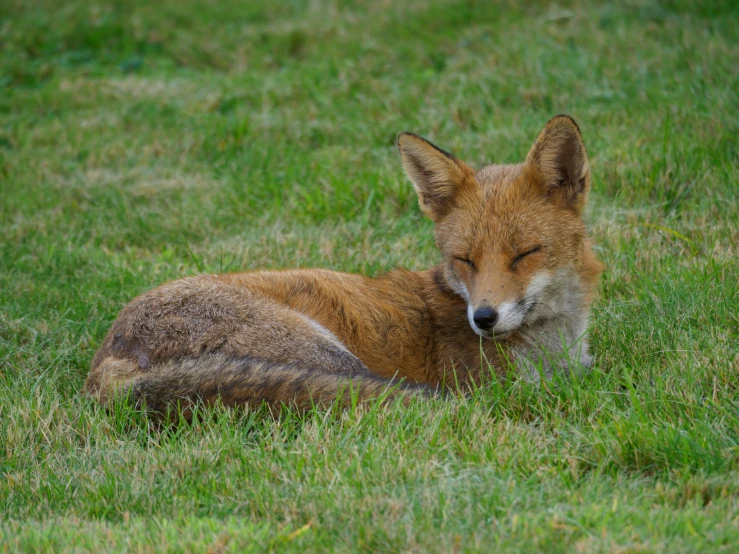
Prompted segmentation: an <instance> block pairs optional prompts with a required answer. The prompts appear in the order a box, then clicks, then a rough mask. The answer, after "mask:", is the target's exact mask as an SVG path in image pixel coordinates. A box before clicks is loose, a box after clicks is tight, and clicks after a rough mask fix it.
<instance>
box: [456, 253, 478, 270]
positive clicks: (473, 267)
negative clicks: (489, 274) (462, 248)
mask: <svg viewBox="0 0 739 554" xmlns="http://www.w3.org/2000/svg"><path fill="white" fill-rule="evenodd" d="M452 257H453V258H454V259H455V260H457V261H458V262H462V263H463V264H465V265H468V266H470V267H471V268H472V269H475V264H474V262H473V261H472V260H470V259H468V258H462V257H460V256H452Z"/></svg>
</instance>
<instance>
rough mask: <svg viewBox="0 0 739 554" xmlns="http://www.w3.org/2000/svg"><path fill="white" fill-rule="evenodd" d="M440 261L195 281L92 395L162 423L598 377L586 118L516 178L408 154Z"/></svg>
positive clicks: (120, 329)
mask: <svg viewBox="0 0 739 554" xmlns="http://www.w3.org/2000/svg"><path fill="white" fill-rule="evenodd" d="M397 148H398V151H399V154H400V159H401V162H402V166H403V168H404V170H405V174H406V175H407V177H408V179H409V180H410V182H411V183H412V185H413V188H414V190H415V192H416V194H417V196H418V202H419V206H420V209H421V211H422V212H423V214H425V215H426V216H427V217H428V218H430V219H431V220H432V221H433V224H434V240H435V244H436V246H437V247H438V250H439V253H440V256H441V261H440V262H439V263H438V264H437V265H435V266H434V267H432V268H431V269H428V270H425V271H420V272H411V271H408V270H405V269H394V270H391V271H389V272H387V273H385V274H382V275H380V276H376V277H368V276H364V275H356V274H348V273H341V272H335V271H328V270H324V269H288V270H263V271H253V272H241V273H228V274H213V275H211V274H208V275H198V276H191V277H185V278H182V279H178V280H175V281H172V282H169V283H166V284H163V285H161V286H159V287H158V288H155V289H153V290H151V291H149V292H145V293H143V294H141V295H140V296H138V297H137V298H135V299H134V300H133V301H131V302H130V303H129V304H128V305H126V306H125V307H124V308H123V309H122V310H121V312H120V313H119V315H118V317H117V319H116V320H115V321H114V323H113V324H112V326H111V328H110V330H109V332H108V333H107V335H106V337H105V338H104V340H103V342H102V345H101V346H100V348H99V350H98V351H97V352H96V353H95V355H94V357H93V359H92V363H91V368H90V372H89V375H88V377H87V379H86V381H85V385H84V391H85V393H86V394H87V395H89V396H91V397H93V398H94V399H96V400H97V401H98V402H100V403H101V404H103V405H109V403H110V402H112V401H113V400H115V399H116V398H122V397H125V398H126V399H131V400H132V401H134V402H135V403H136V405H137V406H143V407H144V409H145V410H146V411H147V412H151V413H160V414H161V413H165V412H166V411H167V410H171V409H173V408H176V407H179V409H181V410H182V413H184V415H185V416H186V417H188V415H189V414H191V413H192V410H193V408H194V406H195V405H198V404H205V405H213V404H216V403H220V404H222V405H225V406H230V407H238V406H245V407H249V406H251V407H256V406H258V405H261V404H263V403H266V404H267V405H269V406H278V405H283V404H287V405H292V406H295V407H297V408H302V409H309V408H310V407H312V406H316V405H330V404H331V403H333V402H336V401H338V402H339V403H340V404H341V405H344V406H346V405H349V404H350V403H351V402H364V401H368V400H370V399H378V398H381V399H385V400H384V401H387V400H392V399H396V398H398V399H400V400H401V401H402V402H409V401H410V400H411V399H412V398H415V397H419V396H421V397H428V396H436V395H438V394H443V393H448V392H449V391H452V390H454V389H457V390H463V391H465V390H466V391H470V390H471V389H473V388H474V387H479V386H482V385H483V384H484V383H486V382H488V381H487V380H489V379H497V378H503V379H505V378H506V376H510V372H511V368H513V370H514V378H518V377H520V378H522V379H525V380H528V381H533V382H539V383H541V380H542V379H551V378H552V377H553V375H554V374H555V373H558V372H563V373H565V374H569V373H572V372H581V371H587V370H588V368H590V366H591V364H592V362H593V357H592V355H591V354H590V351H589V346H588V338H587V328H588V318H589V312H590V307H591V303H592V302H593V300H594V297H595V294H596V289H597V284H598V281H599V278H600V275H601V273H602V272H603V270H604V266H603V265H602V264H601V262H600V261H598V259H597V257H596V255H595V253H594V250H593V244H592V242H591V239H590V238H589V236H588V233H587V229H586V225H585V222H584V219H583V209H584V208H585V205H586V203H587V199H588V194H589V191H590V188H591V177H590V166H589V161H588V155H587V152H586V149H585V145H584V142H583V138H582V134H581V132H580V128H579V127H578V125H577V123H575V121H574V119H572V118H571V117H569V116H567V115H559V116H556V117H554V118H553V119H551V120H550V121H548V122H547V123H546V125H545V126H544V128H543V129H542V131H541V132H540V133H539V135H538V137H537V138H536V140H535V142H534V144H533V146H532V147H531V148H530V150H529V152H528V154H527V156H526V158H525V161H524V162H523V163H519V164H497V165H487V166H484V167H482V168H481V169H479V170H474V169H473V168H472V167H471V166H470V165H468V164H467V163H465V162H463V161H462V160H460V159H458V158H456V157H455V156H453V155H452V154H450V153H449V152H447V151H445V150H442V149H441V148H438V147H436V146H434V145H433V144H432V143H430V142H428V141H427V140H425V139H423V138H421V137H419V136H417V135H415V134H413V133H401V134H400V135H399V136H398V139H397Z"/></svg>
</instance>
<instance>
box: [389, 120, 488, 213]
mask: <svg viewBox="0 0 739 554" xmlns="http://www.w3.org/2000/svg"><path fill="white" fill-rule="evenodd" d="M398 151H399V152H400V159H401V161H402V162H403V168H404V169H405V172H406V174H407V175H408V178H409V179H410V180H411V182H412V183H413V188H414V189H416V194H417V195H418V204H419V205H420V207H421V211H423V213H424V214H426V215H427V216H428V217H430V218H431V219H432V220H434V221H439V220H440V219H441V218H443V217H444V216H445V215H446V214H448V213H449V212H450V211H451V210H452V208H453V207H454V206H455V205H456V203H457V201H458V200H459V196H460V195H461V194H462V193H463V192H464V191H465V190H467V189H469V188H470V187H471V186H472V185H471V183H473V182H474V172H473V171H472V168H470V167H469V166H468V165H467V164H466V163H464V162H463V161H462V160H458V159H457V158H455V157H454V156H452V155H451V154H450V153H449V152H445V151H444V150H442V149H441V148H438V147H436V146H434V145H433V144H431V143H430V142H429V141H427V140H425V139H422V138H421V137H419V136H417V135H414V134H413V133H401V134H400V135H399V136H398Z"/></svg>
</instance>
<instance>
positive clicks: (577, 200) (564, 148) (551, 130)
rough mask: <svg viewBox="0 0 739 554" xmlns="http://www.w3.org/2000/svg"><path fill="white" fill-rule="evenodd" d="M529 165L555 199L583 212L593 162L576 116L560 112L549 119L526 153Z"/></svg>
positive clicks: (538, 180) (547, 194)
mask: <svg viewBox="0 0 739 554" xmlns="http://www.w3.org/2000/svg"><path fill="white" fill-rule="evenodd" d="M526 167H527V168H528V169H529V170H530V171H531V172H532V173H533V178H534V180H535V181H536V182H537V184H538V185H539V187H540V188H541V191H542V192H543V193H544V194H545V195H546V196H547V197H549V198H550V199H551V200H552V201H553V202H555V203H556V204H557V205H559V206H562V207H563V208H570V209H572V210H574V211H575V212H576V213H578V214H579V213H580V212H582V209H583V208H584V207H585V204H586V202H587V197H588V191H589V190H590V165H589V163H588V154H587V152H586V150H585V144H584V143H583V140H582V135H581V134H580V128H579V127H578V126H577V123H575V120H574V119H572V118H571V117H570V116H568V115H558V116H556V117H554V118H552V119H551V120H549V122H548V123H547V124H546V126H545V127H544V129H543V130H542V132H541V133H540V134H539V137H538V138H537V139H536V142H535V143H534V146H532V147H531V150H529V153H528V155H527V156H526Z"/></svg>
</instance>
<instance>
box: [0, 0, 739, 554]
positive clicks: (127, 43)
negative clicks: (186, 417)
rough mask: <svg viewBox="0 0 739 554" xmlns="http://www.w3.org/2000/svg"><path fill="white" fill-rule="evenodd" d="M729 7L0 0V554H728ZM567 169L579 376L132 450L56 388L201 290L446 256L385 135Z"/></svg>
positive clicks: (736, 260) (733, 93)
mask: <svg viewBox="0 0 739 554" xmlns="http://www.w3.org/2000/svg"><path fill="white" fill-rule="evenodd" d="M738 61H739V10H738V9H737V5H736V2H730V1H726V2H707V3H698V2H687V1H686V2H680V1H667V0H665V1H663V2H656V1H655V2H648V1H644V2H638V1H637V2H629V3H611V2H601V3H591V2H568V1H564V2H561V3H558V4H557V5H549V4H546V3H543V2H536V3H523V2H512V1H511V2H498V3H493V2H482V1H480V2H476V1H467V2H461V1H456V2H455V1H451V0H448V1H444V0H434V1H431V2H421V1H408V2H378V1H367V0H356V1H354V2H341V3H339V2H329V1H327V0H318V1H315V2H308V1H297V0H293V1H286V2H268V1H266V0H259V1H256V0H254V1H249V2H242V3H226V2H220V3H217V2H206V1H197V2H196V1H192V2H175V1H173V0H165V1H162V2H152V1H148V2H144V1H141V0H136V1H129V2H111V3H104V2H96V1H92V0H91V1H70V2H63V3H59V2H52V1H50V0H34V1H30V2H27V1H21V0H6V1H4V2H2V3H0V446H4V447H2V448H0V551H17V550H23V551H92V552H99V551H101V550H108V551H121V552H122V551H142V552H155V551H166V550H169V551H183V550H187V551H193V552H224V551H231V552H241V551H254V552H263V551H265V550H267V549H273V550H278V551H282V550H287V551H296V552H303V551H314V552H321V551H325V550H336V551H344V552H356V551H364V552H385V551H414V552H428V551H434V552H450V551H459V552H469V551H484V552H491V551H495V552H505V551H511V552H518V551H542V552H588V553H589V552H658V551H667V552H697V551H703V552H721V551H724V552H733V551H735V549H736V547H737V546H736V545H737V544H739V315H738V314H739V285H738V283H739V155H738V153H737V152H738V151H739V148H738V146H739V145H738V143H737V138H736V137H737V136H738V134H739V93H738V91H739V71H738V69H737V68H738V67H739V63H738ZM560 112H564V113H569V114H571V115H573V116H574V117H575V118H576V119H577V120H578V122H579V123H580V126H581V128H582V131H583V134H584V137H585V141H586V144H587V146H588V148H589V152H590V156H591V163H592V168H593V179H594V187H593V193H592V196H591V207H590V209H589V212H588V218H589V221H590V227H591V229H592V233H593V236H594V238H595V241H596V243H597V245H598V253H599V256H600V258H601V259H602V260H603V261H604V262H605V263H606V265H607V268H608V269H607V272H606V274H605V275H604V277H603V283H602V287H601V289H602V295H601V298H600V299H599V300H598V302H597V303H596V305H595V307H594V313H593V320H592V326H591V328H592V331H591V332H592V342H593V346H594V351H595V353H596V356H597V367H596V370H595V371H594V372H593V373H592V374H590V375H589V376H587V377H585V378H584V379H582V380H580V381H576V382H559V381H558V382H555V383H552V384H550V385H549V386H547V387H544V388H543V389H542V390H537V389H534V388H532V387H530V386H527V385H524V384H522V383H508V384H506V385H502V386H498V387H492V388H490V389H489V390H484V391H480V392H479V394H477V395H476V396H475V397H474V398H470V399H450V400H444V401H441V400H439V401H433V402H417V403H414V404H413V405H412V406H410V407H409V408H407V409H403V408H401V407H400V406H391V407H388V408H383V409H379V408H377V407H376V406H371V407H368V408H366V409H360V410H351V411H348V412H340V411H336V410H333V411H328V412H316V413H310V414H307V415H306V416H298V415H296V414H294V413H290V412H289V411H285V412H283V413H281V414H270V413H269V412H268V411H267V410H258V411H255V412H243V413H237V412H228V411H218V410H215V411H212V412H210V413H208V414H206V415H205V416H204V419H203V421H202V422H200V423H199V424H198V425H194V426H181V427H179V428H178V429H177V430H168V431H162V430H156V429H152V428H149V425H148V424H147V422H146V421H145V420H142V419H141V418H140V417H139V415H138V414H135V413H131V412H130V411H127V410H126V409H125V408H121V409H120V410H118V411H116V412H115V413H112V414H107V413H105V412H104V411H103V410H101V409H99V408H98V407H96V406H95V405H94V404H93V403H92V402H91V401H89V400H88V399H86V398H84V397H82V396H81V395H80V389H81V386H82V383H83V380H84V378H85V376H86V373H87V368H88V367H89V363H90V360H91V358H92V355H93V353H94V351H95V348H96V347H97V345H99V344H100V342H101V340H102V338H103V336H104V334H105V332H106V330H107V328H108V326H109V325H110V323H111V322H112V321H113V319H114V317H115V315H116V313H117V312H118V310H119V309H120V308H121V307H122V306H123V305H124V304H125V303H126V302H127V301H128V300H130V299H131V298H133V297H134V296H135V295H136V294H138V293H140V292H142V291H145V290H147V289H149V288H151V287H153V286H155V285H157V284H160V283H162V282H163V281H165V280H168V279H173V278H176V277H179V276H183V275H190V274H195V273H198V272H220V271H239V270H250V269H255V268H264V267H297V266H304V267H306V266H319V267H327V268H333V269H339V270H345V271H353V272H364V273H368V274H376V273H379V272H382V271H386V270H388V269H391V268H392V267H394V266H403V267H407V268H409V269H414V270H416V269H423V268H426V267H428V266H430V265H431V264H433V263H435V261H436V260H437V254H436V251H435V249H434V246H433V243H432V234H431V233H432V229H431V224H430V223H429V222H428V221H426V220H424V219H423V218H422V217H421V215H420V214H419V211H418V209H417V207H416V200H415V197H414V194H413V192H412V189H411V187H410V185H409V184H408V183H407V182H406V180H405V179H404V177H403V176H402V172H401V168H400V163H399V161H398V159H397V154H396V151H395V148H394V146H393V142H394V139H395V136H396V135H397V133H398V132H400V131H405V130H410V131H414V132H417V133H419V134H421V135H424V136H426V137H428V138H430V139H432V140H434V141H435V142H437V143H438V144H439V145H440V146H442V147H444V148H446V149H448V150H451V151H452V152H454V153H456V154H457V155H459V156H460V157H462V158H463V159H466V160H468V161H470V162H472V163H474V164H480V163H483V162H485V161H499V162H513V161H519V160H521V159H522V157H523V156H524V155H525V154H526V152H527V149H528V147H529V146H530V144H531V143H532V141H533V139H534V138H535V136H536V133H537V132H538V130H539V129H540V128H541V127H542V125H543V124H544V122H545V121H546V120H547V119H549V118H550V117H551V116H552V115H554V114H556V113H560Z"/></svg>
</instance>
